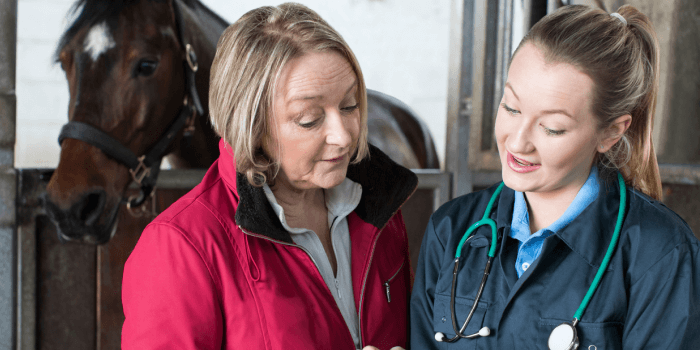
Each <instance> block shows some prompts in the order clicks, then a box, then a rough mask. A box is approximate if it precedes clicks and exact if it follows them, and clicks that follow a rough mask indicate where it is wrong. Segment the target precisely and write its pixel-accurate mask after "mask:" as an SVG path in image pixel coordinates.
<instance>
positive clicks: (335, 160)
mask: <svg viewBox="0 0 700 350" xmlns="http://www.w3.org/2000/svg"><path fill="white" fill-rule="evenodd" d="M343 159H345V155H342V156H340V157H337V158H332V159H324V160H323V161H324V162H331V163H340V162H342V161H343Z"/></svg>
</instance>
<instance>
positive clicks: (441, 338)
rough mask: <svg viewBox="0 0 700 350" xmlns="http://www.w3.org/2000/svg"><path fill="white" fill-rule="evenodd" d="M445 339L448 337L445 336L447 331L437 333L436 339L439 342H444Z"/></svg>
mask: <svg viewBox="0 0 700 350" xmlns="http://www.w3.org/2000/svg"><path fill="white" fill-rule="evenodd" d="M445 339H447V337H446V336H445V333H442V332H437V333H435V340H437V341H439V342H443V341H445Z"/></svg>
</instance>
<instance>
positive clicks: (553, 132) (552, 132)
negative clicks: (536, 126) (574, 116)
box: [542, 125, 565, 136]
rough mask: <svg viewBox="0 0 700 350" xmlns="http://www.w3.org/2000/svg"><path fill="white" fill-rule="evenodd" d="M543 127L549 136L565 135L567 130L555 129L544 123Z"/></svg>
mask: <svg viewBox="0 0 700 350" xmlns="http://www.w3.org/2000/svg"><path fill="white" fill-rule="evenodd" d="M542 127H543V128H544V132H545V134H547V135H549V136H559V135H564V132H565V130H554V129H550V128H548V127H546V126H544V125H543V126H542Z"/></svg>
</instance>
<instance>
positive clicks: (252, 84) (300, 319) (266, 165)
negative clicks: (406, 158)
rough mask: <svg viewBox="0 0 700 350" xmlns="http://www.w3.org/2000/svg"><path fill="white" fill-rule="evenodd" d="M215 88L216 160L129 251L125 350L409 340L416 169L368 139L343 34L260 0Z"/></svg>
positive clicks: (221, 65) (383, 344)
mask: <svg viewBox="0 0 700 350" xmlns="http://www.w3.org/2000/svg"><path fill="white" fill-rule="evenodd" d="M210 82H211V87H210V94H209V101H210V102H209V104H210V106H211V121H212V124H213V125H214V128H215V129H216V131H217V132H218V134H219V135H220V136H221V138H222V140H221V144H220V148H221V156H220V158H219V159H218V160H217V161H216V162H215V163H214V164H213V165H212V167H211V168H210V169H209V171H208V172H207V174H206V175H205V177H204V179H203V180H202V182H201V184H199V185H198V186H197V187H196V188H195V189H193V190H192V191H191V192H190V193H189V194H187V195H185V196H184V197H183V198H181V199H180V200H178V201H177V202H176V203H174V204H173V205H171V206H170V208H168V210H166V211H165V212H163V213H162V214H161V215H159V216H158V218H156V219H155V220H154V221H153V222H152V223H151V224H150V225H149V226H148V227H147V228H146V229H145V230H144V232H143V234H142V236H141V238H140V240H139V242H138V244H137V246H136V248H135V249H134V251H133V253H132V254H131V256H130V257H129V260H128V261H127V264H126V267H125V271H124V282H123V304H124V313H125V315H126V321H125V323H124V327H123V332H122V347H123V348H124V349H132V348H133V349H136V348H138V349H156V348H157V349H166V348H167V349H175V348H177V349H238V348H244V347H245V348H248V349H292V348H294V349H357V348H361V347H363V346H376V347H379V348H382V349H388V348H391V347H394V346H405V344H406V339H407V325H408V316H407V304H408V297H409V293H410V283H411V272H410V265H409V262H408V246H407V238H406V230H405V226H404V223H403V219H402V217H401V212H400V210H399V208H400V206H401V205H402V204H403V203H404V202H405V201H406V199H407V198H408V196H409V195H410V194H411V193H412V192H413V191H414V189H415V187H416V184H417V179H416V177H415V175H413V173H412V172H411V171H409V170H407V169H405V168H402V167H400V166H398V165H396V164H395V163H393V162H392V161H391V160H389V159H388V158H387V157H386V156H385V155H383V154H382V153H381V152H380V151H378V150H377V149H376V148H374V147H372V146H370V145H368V144H367V141H366V139H367V127H366V118H367V113H366V110H367V102H366V90H365V84H364V81H363V78H362V73H361V71H360V67H359V65H358V63H357V60H356V59H355V57H354V55H353V53H352V51H351V50H350V48H349V47H348V46H347V44H346V43H345V41H343V39H342V38H341V36H340V35H339V34H338V33H337V32H335V31H334V30H333V29H332V28H331V27H330V26H329V25H328V24H327V23H326V22H325V21H323V20H322V19H321V18H320V17H319V16H318V15H317V14H316V13H314V12H313V11H311V10H309V9H308V8H306V7H303V6H301V5H297V4H283V5H280V6H278V7H261V8H259V9H256V10H253V11H250V12H248V13H247V14H245V15H244V16H243V17H241V19H239V20H238V21H237V22H236V23H234V24H233V25H231V26H230V27H229V28H228V29H227V30H226V31H225V32H224V33H223V35H222V37H221V38H220V40H219V44H218V47H217V52H216V57H215V59H214V63H213V66H212V69H211V81H210Z"/></svg>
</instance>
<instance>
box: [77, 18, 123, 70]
mask: <svg viewBox="0 0 700 350" xmlns="http://www.w3.org/2000/svg"><path fill="white" fill-rule="evenodd" d="M115 45H116V44H115V43H114V39H113V38H112V35H111V34H110V33H109V27H107V23H106V22H102V23H98V24H96V25H94V26H93V27H92V28H90V32H88V35H87V38H85V43H84V46H85V52H86V53H87V54H89V55H90V57H92V60H93V61H97V58H98V57H100V55H102V54H103V53H105V52H107V50H109V49H111V48H113V47H114V46H115Z"/></svg>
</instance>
